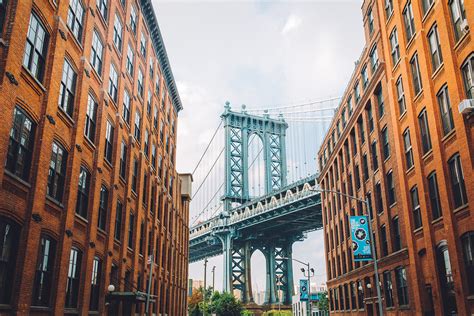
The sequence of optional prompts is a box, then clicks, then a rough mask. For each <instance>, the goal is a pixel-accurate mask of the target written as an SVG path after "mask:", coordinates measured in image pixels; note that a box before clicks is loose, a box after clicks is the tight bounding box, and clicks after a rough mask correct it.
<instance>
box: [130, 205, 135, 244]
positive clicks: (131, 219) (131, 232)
mask: <svg viewBox="0 0 474 316" xmlns="http://www.w3.org/2000/svg"><path fill="white" fill-rule="evenodd" d="M134 227H135V215H134V214H133V213H132V212H130V214H129V221H128V248H130V249H133V228H134Z"/></svg>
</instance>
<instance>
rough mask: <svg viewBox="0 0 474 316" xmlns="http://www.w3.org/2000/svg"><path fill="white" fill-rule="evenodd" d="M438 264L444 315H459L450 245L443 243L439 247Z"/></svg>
mask: <svg viewBox="0 0 474 316" xmlns="http://www.w3.org/2000/svg"><path fill="white" fill-rule="evenodd" d="M436 253H437V256H436V257H437V258H436V261H437V264H438V277H439V283H440V285H441V293H440V294H441V297H442V298H443V309H444V313H443V315H457V314H458V313H457V304H456V293H455V291H454V278H453V272H452V269H451V260H450V258H449V251H448V245H447V244H446V241H442V242H441V243H440V245H439V246H438V249H437V251H436Z"/></svg>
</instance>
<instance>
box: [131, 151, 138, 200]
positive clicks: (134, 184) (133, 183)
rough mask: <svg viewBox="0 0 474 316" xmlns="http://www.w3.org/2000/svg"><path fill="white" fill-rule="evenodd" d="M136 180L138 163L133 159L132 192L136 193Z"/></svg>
mask: <svg viewBox="0 0 474 316" xmlns="http://www.w3.org/2000/svg"><path fill="white" fill-rule="evenodd" d="M137 178H138V161H137V159H136V158H135V159H134V160H133V173H132V190H133V191H134V192H135V193H136V192H137Z"/></svg>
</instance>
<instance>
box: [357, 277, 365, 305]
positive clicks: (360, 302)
mask: <svg viewBox="0 0 474 316" xmlns="http://www.w3.org/2000/svg"><path fill="white" fill-rule="evenodd" d="M357 289H358V291H357V305H359V308H363V306H365V304H364V286H363V285H362V281H360V280H358V281H357Z"/></svg>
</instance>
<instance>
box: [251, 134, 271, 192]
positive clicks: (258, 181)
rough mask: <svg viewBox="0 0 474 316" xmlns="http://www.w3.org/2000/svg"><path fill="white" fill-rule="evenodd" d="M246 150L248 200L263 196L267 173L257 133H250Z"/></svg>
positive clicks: (262, 148)
mask: <svg viewBox="0 0 474 316" xmlns="http://www.w3.org/2000/svg"><path fill="white" fill-rule="evenodd" d="M247 148H248V149H247V151H248V161H247V165H248V171H247V172H248V175H249V176H248V177H249V198H254V197H257V196H262V195H263V194H265V179H266V176H267V175H266V172H267V171H266V170H265V157H264V154H265V153H264V146H263V138H262V135H261V134H260V133H257V132H254V133H251V134H250V136H249V141H248V147H247Z"/></svg>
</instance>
